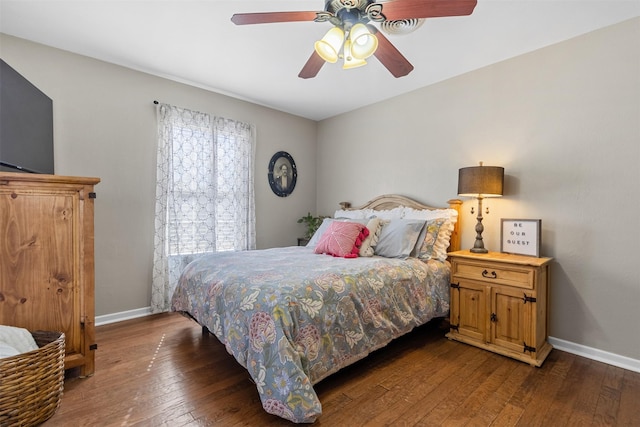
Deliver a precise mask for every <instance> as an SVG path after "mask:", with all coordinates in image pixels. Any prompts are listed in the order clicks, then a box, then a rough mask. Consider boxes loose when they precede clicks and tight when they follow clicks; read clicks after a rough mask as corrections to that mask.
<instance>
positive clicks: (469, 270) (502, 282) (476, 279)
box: [447, 251, 552, 366]
mask: <svg viewBox="0 0 640 427" xmlns="http://www.w3.org/2000/svg"><path fill="white" fill-rule="evenodd" d="M551 260H552V258H535V257H528V256H520V255H510V254H504V253H498V252H489V253H487V254H474V253H471V252H470V251H457V252H451V253H449V261H450V262H451V303H450V308H451V312H450V322H451V329H450V331H449V333H448V334H447V337H448V338H449V339H452V340H456V341H461V342H464V343H467V344H471V345H474V346H476V347H480V348H483V349H485V350H489V351H493V352H495V353H499V354H502V355H504V356H509V357H512V358H514V359H518V360H521V361H523V362H527V363H529V364H531V365H534V366H541V365H542V363H543V362H544V359H545V358H546V357H547V356H548V355H549V352H550V351H551V349H552V347H551V345H550V344H549V343H548V342H547V336H548V329H547V328H548V321H547V304H548V294H549V266H550V262H551Z"/></svg>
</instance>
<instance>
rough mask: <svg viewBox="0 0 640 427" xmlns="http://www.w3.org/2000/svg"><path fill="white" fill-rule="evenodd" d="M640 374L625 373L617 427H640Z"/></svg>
mask: <svg viewBox="0 0 640 427" xmlns="http://www.w3.org/2000/svg"><path fill="white" fill-rule="evenodd" d="M639 396H640V374H639V373H637V372H631V371H625V372H624V377H623V379H622V388H621V390H620V408H619V409H618V415H617V416H616V425H620V426H640V404H639V401H640V397H639Z"/></svg>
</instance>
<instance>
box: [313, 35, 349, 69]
mask: <svg viewBox="0 0 640 427" xmlns="http://www.w3.org/2000/svg"><path fill="white" fill-rule="evenodd" d="M343 42H344V31H342V28H340V27H333V28H332V29H330V30H329V31H327V34H325V35H324V37H323V38H322V39H321V40H318V41H317V42H315V44H314V45H313V47H314V48H315V50H316V52H317V53H318V55H320V57H321V58H322V59H324V60H325V61H327V62H330V63H334V62H337V61H338V56H339V52H340V48H341V47H342V43H343Z"/></svg>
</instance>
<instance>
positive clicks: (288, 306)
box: [172, 195, 461, 423]
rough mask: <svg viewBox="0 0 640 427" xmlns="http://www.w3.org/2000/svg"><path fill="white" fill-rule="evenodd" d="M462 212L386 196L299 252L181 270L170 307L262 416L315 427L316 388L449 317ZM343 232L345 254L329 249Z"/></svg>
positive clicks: (230, 258) (330, 225)
mask: <svg viewBox="0 0 640 427" xmlns="http://www.w3.org/2000/svg"><path fill="white" fill-rule="evenodd" d="M460 205H461V202H460V201H459V200H451V201H449V207H448V208H432V207H429V206H426V205H423V204H421V203H419V202H417V201H415V200H412V199H409V198H406V197H403V196H398V195H384V196H380V197H377V198H375V199H373V200H371V201H370V202H368V203H367V204H365V205H363V206H361V207H358V208H349V207H347V206H344V205H342V209H339V210H337V211H336V212H335V214H334V216H333V217H332V218H330V219H325V220H324V222H323V224H322V226H321V227H320V228H319V229H318V231H316V234H315V235H314V236H313V238H312V239H311V241H310V242H309V244H308V245H307V246H292V247H285V248H272V249H264V250H255V251H242V252H221V253H217V254H210V255H204V256H202V257H200V258H198V259H196V260H194V261H193V262H191V263H190V264H189V265H188V266H187V267H185V269H184V271H183V272H182V274H181V277H180V279H179V283H178V285H177V288H176V290H175V292H174V294H173V297H172V310H173V311H178V312H181V313H183V314H185V315H187V316H189V317H191V318H193V319H194V320H195V321H196V322H198V323H199V324H200V325H202V327H203V329H206V330H208V331H210V332H211V333H213V334H215V335H216V337H217V338H218V339H219V340H220V341H221V342H222V343H223V344H224V345H225V347H226V349H227V351H228V352H229V353H230V354H232V355H233V356H234V357H235V359H236V360H237V361H238V362H239V363H240V364H241V365H242V366H243V367H245V368H246V369H247V371H248V372H249V374H250V376H251V378H252V380H253V382H254V383H255V385H256V388H257V390H258V394H259V395H260V399H261V402H262V406H263V408H264V410H265V411H267V412H268V413H271V414H274V415H277V416H279V417H282V418H285V419H287V420H290V421H293V422H296V423H310V422H313V421H315V420H316V418H317V417H318V416H320V414H321V413H322V405H321V403H320V401H319V399H318V396H317V395H316V393H315V391H314V388H313V386H314V384H316V383H318V382H319V381H321V380H322V379H324V378H326V377H327V376H328V375H331V374H333V373H335V372H337V371H338V370H340V369H341V368H343V367H345V366H348V365H350V364H352V363H354V362H356V361H358V360H360V359H362V358H364V357H366V356H367V355H368V354H369V353H371V352H372V351H375V350H377V349H380V348H382V347H384V346H385V345H387V344H388V343H389V342H391V341H392V340H393V339H395V338H397V337H399V336H401V335H404V334H406V333H408V332H410V331H411V330H412V329H413V328H415V327H416V326H419V325H421V324H424V323H427V322H428V321H430V320H432V319H434V318H438V317H445V316H447V314H448V312H449V274H450V269H449V264H448V262H447V261H446V252H447V250H457V249H459V241H460V240H459V232H458V230H459V228H460V221H459V219H458V211H459V207H460ZM420 221H422V225H423V226H422V227H421V228H420V230H419V233H418V235H417V237H416V239H415V240H414V241H413V242H414V243H413V244H412V245H411V244H409V243H407V242H404V241H402V245H400V246H403V248H402V249H398V248H397V247H395V248H394V249H393V250H390V249H389V248H388V246H393V245H396V246H398V242H399V241H400V240H402V239H400V240H398V238H397V236H396V234H393V233H396V232H397V231H398V230H400V229H401V230H403V231H402V232H403V233H404V234H403V236H404V237H403V239H405V237H406V236H407V235H409V234H410V235H411V238H410V239H409V240H411V239H412V238H413V237H412V236H413V235H414V234H415V230H417V229H418V228H419V224H420ZM416 223H417V224H418V225H416ZM355 224H360V225H355ZM408 224H411V225H408ZM345 227H346V228H349V230H351V229H352V228H353V229H359V230H360V232H359V233H358V236H357V238H356V239H355V242H354V243H352V244H353V248H351V249H352V250H351V253H348V254H347V252H349V250H345V251H344V252H345V253H339V254H337V253H335V251H336V250H335V248H334V249H333V250H334V252H333V253H332V252H331V250H327V246H328V245H327V242H332V243H335V241H333V240H331V238H335V236H336V235H339V238H340V239H342V238H343V237H344V236H343V235H346V231H344V230H345ZM409 228H411V233H409V232H407V231H406V230H407V229H409ZM369 229H371V230H369ZM335 230H339V231H340V233H342V234H339V233H337V232H336V231H335ZM401 234H402V233H401ZM390 236H391V237H390ZM389 239H391V240H389ZM405 240H406V239H405ZM329 246H331V245H330V244H329ZM334 246H335V245H334ZM409 246H411V249H412V250H411V253H409V254H407V248H408V247H409ZM349 247H350V246H349ZM394 250H397V251H399V252H401V254H400V256H391V255H397V253H395V252H394ZM385 251H387V252H385ZM389 251H390V252H389ZM429 251H430V252H429ZM378 252H379V253H378ZM330 255H334V256H330ZM358 255H360V256H358ZM405 255H407V256H405Z"/></svg>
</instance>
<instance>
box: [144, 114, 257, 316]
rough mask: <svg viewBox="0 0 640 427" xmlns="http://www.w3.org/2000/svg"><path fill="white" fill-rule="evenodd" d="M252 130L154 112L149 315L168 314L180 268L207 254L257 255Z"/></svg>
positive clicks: (205, 116) (241, 125)
mask: <svg viewBox="0 0 640 427" xmlns="http://www.w3.org/2000/svg"><path fill="white" fill-rule="evenodd" d="M254 134H255V131H254V129H253V126H252V125H250V124H247V123H242V122H237V121H234V120H229V119H224V118H220V117H211V116H210V115H208V114H205V113H200V112H196V111H190V110H187V109H184V108H179V107H173V106H170V105H166V104H160V106H159V107H158V161H157V173H156V218H155V228H156V232H155V239H154V242H155V247H154V272H153V290H152V304H151V307H152V311H153V312H159V311H167V310H168V309H169V304H170V301H169V300H170V296H171V294H172V293H173V289H175V283H176V282H177V280H178V277H179V274H180V272H181V270H182V269H183V268H184V266H186V264H187V263H188V262H189V261H191V260H192V259H194V258H195V256H197V255H199V254H203V253H208V252H220V251H232V250H247V249H255V202H254V189H253V170H254V165H253V160H254V151H255V150H254V145H255V142H254V139H255V138H254Z"/></svg>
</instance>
